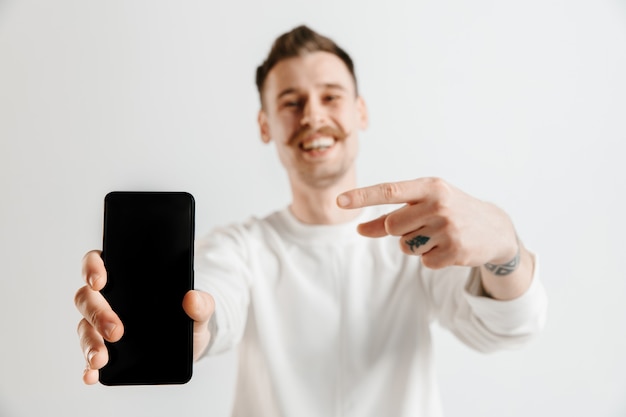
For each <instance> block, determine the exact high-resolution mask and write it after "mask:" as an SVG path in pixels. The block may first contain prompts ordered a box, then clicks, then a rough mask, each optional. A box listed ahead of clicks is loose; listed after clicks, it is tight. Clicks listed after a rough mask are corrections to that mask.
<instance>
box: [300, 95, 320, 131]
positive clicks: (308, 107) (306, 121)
mask: <svg viewBox="0 0 626 417" xmlns="http://www.w3.org/2000/svg"><path fill="white" fill-rule="evenodd" d="M324 124H326V115H325V114H324V108H323V106H322V105H321V104H320V103H317V102H316V101H315V100H307V102H306V103H305V105H304V108H303V109H302V119H301V120H300V125H302V126H309V127H311V128H313V129H316V128H318V127H320V126H323V125H324Z"/></svg>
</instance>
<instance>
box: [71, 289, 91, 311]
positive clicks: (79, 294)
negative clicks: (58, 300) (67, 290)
mask: <svg viewBox="0 0 626 417" xmlns="http://www.w3.org/2000/svg"><path fill="white" fill-rule="evenodd" d="M87 291H89V288H87V286H83V287H80V288H79V289H78V291H76V294H75V295H74V305H76V307H78V308H79V309H80V308H81V306H83V305H84V304H85V302H86V300H87Z"/></svg>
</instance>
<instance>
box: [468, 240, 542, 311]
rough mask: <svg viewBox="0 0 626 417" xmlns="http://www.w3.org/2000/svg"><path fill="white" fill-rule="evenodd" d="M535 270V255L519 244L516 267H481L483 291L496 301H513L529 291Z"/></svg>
mask: <svg viewBox="0 0 626 417" xmlns="http://www.w3.org/2000/svg"><path fill="white" fill-rule="evenodd" d="M516 259H517V257H516ZM534 269H535V260H534V257H533V255H532V254H531V253H530V252H529V251H528V250H526V248H525V247H524V245H523V244H522V243H521V242H519V257H518V259H517V262H515V263H514V265H506V264H504V265H500V267H496V268H494V267H493V266H488V265H483V266H481V267H480V272H481V281H482V286H483V289H484V291H485V293H486V295H488V296H490V297H492V298H494V299H496V300H503V301H506V300H513V299H515V298H518V297H519V296H521V295H522V294H524V293H525V292H526V291H527V290H528V288H529V287H530V284H531V282H532V279H533V273H534Z"/></svg>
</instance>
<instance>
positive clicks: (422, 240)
mask: <svg viewBox="0 0 626 417" xmlns="http://www.w3.org/2000/svg"><path fill="white" fill-rule="evenodd" d="M429 240H430V238H429V237H428V236H422V235H417V236H415V237H414V238H411V239H409V240H405V241H404V242H405V243H406V244H407V245H409V249H411V252H415V249H417V248H419V247H420V246H423V245H425V244H426V243H427V242H428V241H429Z"/></svg>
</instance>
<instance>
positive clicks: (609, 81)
mask: <svg viewBox="0 0 626 417" xmlns="http://www.w3.org/2000/svg"><path fill="white" fill-rule="evenodd" d="M383 3H386V4H384V5H383ZM300 23H307V24H309V25H311V26H312V27H313V28H315V29H317V30H319V31H320V32H322V33H325V34H327V35H330V36H331V37H333V38H335V39H336V40H337V41H338V42H339V43H340V44H341V45H343V46H344V47H345V48H346V49H347V50H348V51H349V52H350V53H351V54H352V55H353V57H354V59H355V61H356V65H357V72H358V76H359V77H360V83H361V91H362V93H363V95H364V97H365V99H366V100H367V102H368V104H369V109H370V115H371V126H370V129H369V130H368V131H367V132H365V133H364V134H363V135H362V138H361V142H362V149H361V157H360V161H359V182H360V183H361V184H362V185H368V184H372V183H377V182H382V181H391V180H404V179H410V178H415V177H420V176H441V177H443V178H445V179H447V180H449V181H450V182H452V183H453V184H455V185H457V186H459V187H461V188H463V189H465V190H466V191H468V192H470V193H472V194H474V195H476V196H477V197H479V198H483V199H486V200H490V201H493V202H495V203H496V204H498V205H500V206H501V207H503V208H504V209H506V210H507V211H508V212H509V213H510V214H511V216H512V217H513V219H514V221H515V223H516V225H517V227H518V229H519V232H520V235H521V237H522V238H523V240H524V241H525V242H526V244H527V245H528V246H530V247H531V248H532V249H533V250H534V251H536V252H537V253H538V254H539V257H540V259H541V273H542V276H543V280H544V283H545V286H546V288H547V289H548V292H549V296H550V315H549V321H548V323H547V327H546V329H545V332H544V333H543V334H542V335H541V336H540V337H539V338H538V339H536V340H535V341H534V342H533V343H531V344H530V345H529V346H528V347H527V348H525V349H523V350H520V351H515V352H502V353H496V354H492V355H482V354H478V353H475V352H473V351H471V350H469V349H468V348H466V347H464V346H463V345H461V344H460V343H459V342H457V341H456V340H455V339H454V338H453V337H452V336H450V335H449V334H448V333H446V332H443V331H441V330H440V329H439V328H437V327H435V343H436V347H437V360H438V362H437V366H438V370H439V377H440V382H441V392H442V396H443V400H444V406H445V409H446V411H447V415H448V416H450V417H453V416H481V417H490V416H491V417H496V416H498V417H499V416H509V417H522V416H530V415H532V416H553V415H567V416H570V417H573V416H580V417H583V416H584V417H587V416H590V415H593V416H607V417H608V416H615V417H617V416H624V415H626V395H625V394H626V355H625V354H624V352H626V302H625V300H624V296H625V295H626V280H625V279H624V267H623V259H624V250H625V249H626V248H625V245H624V233H625V232H626V227H625V226H626V225H625V222H624V216H623V213H624V212H625V210H626V203H625V200H624V198H623V193H624V185H625V181H626V175H625V174H626V172H625V169H624V158H623V153H622V149H623V144H620V142H624V140H625V139H626V127H625V119H626V118H625V115H626V81H625V77H624V74H626V6H625V3H624V2H623V1H616V0H613V1H610V0H569V1H565V0H561V1H557V0H529V1H525V2H510V1H508V2H497V1H488V0H477V1H461V0H412V1H398V0H394V1H389V2H381V1H378V0H367V1H356V0H354V1H342V2H339V1H334V0H333V1H331V0H320V1H317V2H310V1H306V2H304V1H291V0H289V1H288V0H265V1H255V2H253V1H251V0H249V1H246V2H237V1H231V2H220V1H177V2H173V1H172V2H165V1H147V0H146V1H137V0H129V1H120V0H112V1H93V0H80V1H79V0H58V1H43V0H41V1H35V0H30V1H29V0H25V1H6V0H5V1H2V2H0V190H1V194H0V199H1V204H0V338H1V339H0V416H3V417H5V416H6V417H23V416H40V415H63V416H69V417H71V416H79V415H87V414H88V415H90V416H113V415H115V416H119V417H123V416H133V417H135V416H169V415H175V414H174V413H179V414H178V415H184V416H216V417H217V416H225V415H227V412H228V407H229V405H230V402H231V400H232V396H231V387H232V384H233V381H234V378H233V366H234V365H233V364H234V360H233V359H234V356H233V354H232V353H231V354H227V355H224V356H221V357H216V358H211V359H209V360H208V361H206V362H204V363H202V364H200V365H198V366H197V367H196V369H195V375H194V378H193V380H192V382H191V383H189V384H187V385H184V386H180V387H134V388H133V387H131V388H107V387H102V386H99V385H98V386H93V387H87V386H84V385H83V384H82V381H81V374H82V370H83V367H84V361H83V358H82V354H81V351H80V348H79V346H78V342H77V337H76V324H77V322H78V320H79V315H78V313H77V312H76V311H75V309H74V306H73V296H74V293H75V291H76V290H77V289H78V288H79V286H81V285H82V281H81V276H80V260H81V258H82V256H83V254H84V253H85V252H86V251H87V250H89V249H92V248H99V247H100V245H101V230H102V199H103V197H104V195H105V194H106V193H107V192H108V191H111V190H121V189H168V190H186V191H189V192H191V193H193V194H194V195H195V197H196V200H197V209H198V210H197V214H198V218H197V233H198V234H203V233H206V232H208V231H209V230H210V229H211V228H212V227H213V226H215V225H220V224H224V223H230V222H233V221H239V220H242V219H245V218H247V217H248V216H250V215H259V216H261V215H265V214H267V213H269V212H270V211H272V210H273V209H276V208H280V207H283V206H284V205H285V204H287V203H288V201H289V190H288V187H287V182H286V180H285V178H284V174H283V171H282V168H281V167H280V165H279V163H278V159H277V158H276V156H275V154H274V153H275V151H274V149H273V146H271V145H270V146H264V145H263V144H262V143H261V141H260V139H259V135H258V132H257V128H256V123H255V121H256V111H257V109H258V100H257V97H256V92H255V87H254V84H253V74H254V69H255V67H256V65H258V64H259V63H260V61H261V60H262V58H263V57H264V55H265V54H266V53H267V51H268V49H269V46H270V43H271V41H272V40H273V39H274V37H275V36H277V35H278V34H280V33H282V32H284V31H286V30H288V29H291V28H292V27H294V26H296V25H297V24H300ZM620 145H621V146H620Z"/></svg>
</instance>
